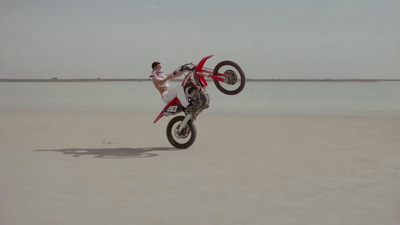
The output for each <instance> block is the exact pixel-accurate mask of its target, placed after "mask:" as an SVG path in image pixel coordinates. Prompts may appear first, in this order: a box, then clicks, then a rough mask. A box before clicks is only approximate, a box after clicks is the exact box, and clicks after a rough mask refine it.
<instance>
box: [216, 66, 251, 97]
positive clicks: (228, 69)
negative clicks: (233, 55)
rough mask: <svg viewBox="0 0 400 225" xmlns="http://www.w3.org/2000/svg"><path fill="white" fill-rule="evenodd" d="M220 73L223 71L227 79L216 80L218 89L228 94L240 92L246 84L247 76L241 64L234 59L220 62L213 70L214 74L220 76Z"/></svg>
mask: <svg viewBox="0 0 400 225" xmlns="http://www.w3.org/2000/svg"><path fill="white" fill-rule="evenodd" d="M218 73H223V74H224V76H223V77H224V78H225V81H224V82H222V81H218V80H214V84H215V86H217V88H218V90H220V91H221V92H222V93H224V94H227V95H236V94H239V93H240V92H241V91H242V90H243V88H244V85H245V84H246V77H245V75H244V72H243V70H242V69H241V68H240V66H239V65H238V64H237V63H235V62H232V61H222V62H220V63H218V64H217V65H216V66H215V68H214V71H213V75H214V76H220V77H222V76H221V75H218Z"/></svg>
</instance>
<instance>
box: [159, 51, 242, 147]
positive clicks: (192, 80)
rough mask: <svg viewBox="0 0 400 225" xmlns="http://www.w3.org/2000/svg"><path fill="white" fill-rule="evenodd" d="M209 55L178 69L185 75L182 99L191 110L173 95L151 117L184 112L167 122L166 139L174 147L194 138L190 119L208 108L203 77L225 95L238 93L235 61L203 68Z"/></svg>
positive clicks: (186, 144)
mask: <svg viewBox="0 0 400 225" xmlns="http://www.w3.org/2000/svg"><path fill="white" fill-rule="evenodd" d="M212 56H213V55H210V56H207V57H204V58H203V59H202V60H201V61H200V62H199V63H198V64H197V65H195V64H190V65H189V66H186V67H183V69H182V70H183V71H184V75H185V78H184V79H183V81H182V87H183V88H184V91H185V95H186V98H187V99H188V101H189V102H190V104H191V105H192V108H191V110H190V111H189V110H186V109H185V108H184V107H183V106H182V105H181V103H180V101H179V100H178V98H175V99H173V100H172V101H171V102H169V103H168V104H167V105H166V106H165V107H164V109H163V110H162V111H161V113H160V114H159V115H158V116H157V118H156V119H155V120H154V123H156V122H157V121H158V120H159V119H161V117H163V116H169V115H175V114H178V113H180V112H184V114H185V116H182V115H181V116H176V117H174V118H172V119H171V121H170V122H169V123H168V125H167V138H168V141H169V142H170V143H171V144H172V145H173V146H174V147H176V148H188V147H190V146H191V145H192V144H193V143H194V141H195V139H196V134H197V131H196V127H195V125H194V121H195V120H196V118H197V116H198V115H199V114H200V113H201V112H202V111H203V110H204V109H207V108H208V107H209V102H210V96H209V95H208V94H207V92H206V90H205V88H206V87H207V81H206V79H205V77H207V78H211V79H212V80H213V81H214V83H215V86H217V88H218V90H220V91H221V92H222V93H224V94H227V95H236V94H238V93H240V92H241V91H242V90H243V88H244V85H245V83H246V78H245V75H244V73H243V71H242V69H241V68H240V66H239V65H238V64H236V63H235V62H232V61H222V62H220V63H218V64H217V65H216V66H215V67H214V69H208V68H205V67H204V64H205V62H206V61H207V60H208V59H209V58H211V57H212ZM187 65H188V64H187ZM185 68H186V69H185Z"/></svg>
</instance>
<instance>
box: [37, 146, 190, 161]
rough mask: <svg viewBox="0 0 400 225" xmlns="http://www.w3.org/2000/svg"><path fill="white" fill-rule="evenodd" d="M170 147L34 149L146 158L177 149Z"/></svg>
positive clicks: (100, 156) (102, 156)
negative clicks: (159, 152) (157, 152)
mask: <svg viewBox="0 0 400 225" xmlns="http://www.w3.org/2000/svg"><path fill="white" fill-rule="evenodd" d="M179 150H182V149H176V148H172V147H151V148H66V149H49V150H35V151H37V152H60V153H62V154H64V155H71V156H73V157H80V156H86V155H89V156H94V157H95V158H114V159H120V158H146V157H154V156H158V154H156V153H153V152H156V151H179Z"/></svg>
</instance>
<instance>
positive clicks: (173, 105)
mask: <svg viewBox="0 0 400 225" xmlns="http://www.w3.org/2000/svg"><path fill="white" fill-rule="evenodd" d="M182 110H183V106H182V104H181V102H180V101H179V99H178V98H174V99H173V100H172V101H170V102H169V103H168V104H167V105H166V106H165V107H164V108H163V110H162V111H161V112H160V114H158V116H157V118H156V119H155V120H154V122H153V123H157V121H158V120H160V119H161V117H163V116H169V115H173V114H176V113H179V112H181V111H182Z"/></svg>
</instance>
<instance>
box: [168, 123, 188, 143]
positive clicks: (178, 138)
mask: <svg viewBox="0 0 400 225" xmlns="http://www.w3.org/2000/svg"><path fill="white" fill-rule="evenodd" d="M181 122H182V121H177V122H176V123H175V124H174V125H173V126H172V129H171V132H172V137H173V139H174V141H175V142H176V143H178V144H185V143H187V142H188V141H189V140H190V138H191V136H192V132H191V131H190V127H189V126H188V125H186V127H185V128H184V129H182V131H181V132H179V128H180V126H181V125H180V123H181Z"/></svg>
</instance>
